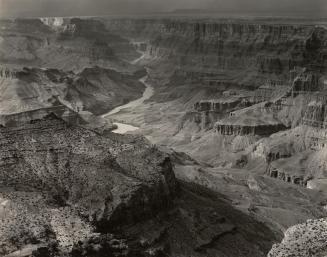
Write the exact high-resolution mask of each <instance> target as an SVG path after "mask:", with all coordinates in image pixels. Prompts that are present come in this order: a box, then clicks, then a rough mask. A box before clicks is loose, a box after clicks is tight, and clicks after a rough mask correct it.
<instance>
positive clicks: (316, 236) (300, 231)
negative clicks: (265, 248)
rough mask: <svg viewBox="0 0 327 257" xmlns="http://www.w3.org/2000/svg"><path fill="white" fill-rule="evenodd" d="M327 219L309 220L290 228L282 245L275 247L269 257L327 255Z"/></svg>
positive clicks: (314, 256) (313, 256)
mask: <svg viewBox="0 0 327 257" xmlns="http://www.w3.org/2000/svg"><path fill="white" fill-rule="evenodd" d="M326 239H327V221H326V219H320V220H308V221H307V222H306V223H304V224H299V225H296V226H294V227H291V228H289V229H288V230H287V231H286V232H285V237H284V239H283V241H282V242H281V243H280V244H276V245H274V246H273V248H272V250H271V251H270V252H269V254H268V257H291V256H298V257H309V256H312V257H318V256H325V255H326V254H327V245H326Z"/></svg>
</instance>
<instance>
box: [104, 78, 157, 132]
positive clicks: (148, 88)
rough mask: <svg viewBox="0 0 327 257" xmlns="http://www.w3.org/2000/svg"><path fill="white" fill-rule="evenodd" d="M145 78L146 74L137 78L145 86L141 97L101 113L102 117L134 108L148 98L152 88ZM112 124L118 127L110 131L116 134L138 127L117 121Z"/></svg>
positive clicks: (152, 90)
mask: <svg viewBox="0 0 327 257" xmlns="http://www.w3.org/2000/svg"><path fill="white" fill-rule="evenodd" d="M147 78H148V76H145V77H143V78H141V79H140V80H139V81H140V82H141V83H143V84H144V85H145V87H146V89H145V91H144V93H143V95H142V97H141V98H139V99H136V100H134V101H131V102H129V103H127V104H124V105H121V106H118V107H116V108H115V109H113V110H111V111H110V112H108V113H106V114H104V115H102V118H109V117H110V116H111V115H113V114H116V113H119V112H120V111H122V110H124V109H128V108H135V107H137V106H140V105H141V104H142V103H143V102H144V101H145V100H147V99H149V98H150V97H151V96H152V95H153V93H154V89H153V87H152V86H151V85H150V84H149V83H147V82H146V80H147ZM114 124H115V125H117V127H118V128H117V129H115V130H113V131H112V132H114V133H117V134H125V133H127V132H131V131H135V130H138V129H139V127H135V126H132V125H130V124H125V123H119V122H114Z"/></svg>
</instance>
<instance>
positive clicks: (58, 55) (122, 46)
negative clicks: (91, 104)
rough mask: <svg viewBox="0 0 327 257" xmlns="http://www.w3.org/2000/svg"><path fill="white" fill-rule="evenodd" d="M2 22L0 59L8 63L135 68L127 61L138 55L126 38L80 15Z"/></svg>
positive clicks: (58, 67)
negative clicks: (62, 18)
mask: <svg viewBox="0 0 327 257" xmlns="http://www.w3.org/2000/svg"><path fill="white" fill-rule="evenodd" d="M54 23H55V24H56V26H55V29H54V27H53V25H52V24H54ZM0 24H1V26H0V62H1V63H2V64H5V65H6V66H9V67H10V66H19V67H21V66H22V65H24V66H34V67H42V68H44V67H47V68H57V69H60V70H74V71H81V70H83V69H84V68H85V67H92V66H95V65H100V66H102V67H105V68H113V69H116V70H125V71H127V70H130V71H132V72H133V71H135V69H134V68H133V66H132V65H129V63H128V62H126V61H124V60H125V59H128V60H132V59H135V58H137V56H138V55H139V54H138V53H137V52H136V51H135V49H134V47H133V46H132V45H130V44H129V42H128V41H127V40H126V39H123V38H121V37H119V36H116V35H113V34H110V33H109V32H108V31H107V30H106V29H105V27H104V25H103V24H102V23H101V22H98V21H95V20H92V19H79V18H73V19H65V20H62V22H59V21H57V22H53V23H51V22H47V19H15V20H0ZM122 53H126V55H124V54H122Z"/></svg>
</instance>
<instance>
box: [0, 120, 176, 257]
mask: <svg viewBox="0 0 327 257" xmlns="http://www.w3.org/2000/svg"><path fill="white" fill-rule="evenodd" d="M0 130H1V131H0V134H1V139H0V141H1V142H2V143H1V144H2V154H1V161H0V162H1V166H2V172H1V174H0V177H1V178H0V180H1V184H2V185H3V186H5V187H8V188H10V187H16V188H19V187H21V188H22V189H21V191H22V192H21V191H20V190H19V189H17V190H16V191H14V192H12V193H10V191H9V192H8V195H7V194H6V192H5V191H2V192H1V194H2V197H5V196H6V197H8V198H5V199H4V200H3V201H6V202H8V211H5V212H2V213H1V215H2V218H5V219H6V218H10V215H9V213H7V214H6V212H9V211H10V209H11V208H12V209H13V210H12V211H18V210H16V209H15V205H16V204H18V205H24V202H21V198H20V197H17V199H15V194H19V192H21V194H23V192H24V190H27V189H28V188H29V189H28V190H30V192H36V194H37V192H44V194H45V195H47V197H49V198H48V200H45V201H50V202H49V206H48V207H45V212H44V217H40V218H35V220H33V216H30V215H32V214H30V213H29V212H27V213H25V214H21V215H25V216H23V217H22V218H23V219H29V218H31V219H32V220H33V222H37V221H38V220H39V221H40V223H41V224H43V223H44V226H50V228H49V229H50V230H51V231H53V233H56V234H57V236H58V240H61V239H60V237H61V234H58V233H63V234H62V237H63V238H62V240H63V241H62V242H61V243H60V242H59V247H62V248H65V249H62V250H69V248H70V247H71V243H70V244H66V243H67V241H68V242H76V243H77V241H78V240H79V238H80V239H81V238H86V237H87V233H90V234H91V232H92V229H91V227H90V226H91V224H93V225H95V227H96V226H100V225H101V228H102V229H103V230H108V231H109V230H110V229H112V227H113V226H119V224H124V225H127V224H133V223H135V222H136V221H138V220H141V219H144V218H145V217H147V216H151V215H153V214H154V213H156V212H157V211H158V210H162V209H164V208H165V207H168V206H169V205H170V204H171V203H172V199H173V196H174V194H175V193H174V192H175V186H176V181H175V178H174V174H173V171H172V169H171V164H170V162H169V159H168V158H167V156H165V155H164V154H162V153H160V152H158V151H157V150H155V149H154V148H152V147H151V146H149V145H146V144H145V143H144V142H142V140H140V142H139V143H136V141H134V142H133V143H128V140H126V142H122V141H117V139H110V138H109V137H104V136H99V135H97V134H96V133H94V132H91V131H89V130H86V129H83V128H80V127H76V126H69V125H67V124H66V123H65V122H64V121H62V120H60V119H58V118H56V116H54V115H50V116H48V117H46V118H45V119H43V120H40V121H35V122H33V123H27V124H25V125H22V126H19V127H15V128H1V129H0ZM32 199H33V198H32ZM41 199H43V198H42V197H41ZM31 201H32V200H31ZM40 201H41V200H40ZM9 202H10V204H9ZM11 202H12V204H11ZM31 203H32V202H31ZM35 204H36V203H35ZM44 204H45V205H47V203H43V205H44ZM9 205H10V207H9ZM3 206H4V204H3ZM40 206H42V201H41V202H40V204H36V206H35V207H34V208H38V207H40ZM51 206H57V207H55V209H53V210H51ZM68 206H69V207H68ZM17 208H18V207H17ZM22 208H24V207H23V206H22ZM26 208H27V207H26ZM49 208H50V209H49ZM65 212H68V213H67V214H66V215H67V217H76V219H77V220H76V222H77V223H78V222H82V221H78V219H79V218H78V216H76V215H77V213H79V215H80V217H84V219H86V220H89V221H91V222H90V225H87V224H86V223H85V222H82V223H81V231H80V233H79V232H77V231H75V232H74V233H76V235H73V234H69V233H70V232H69V231H70V228H69V226H71V225H69V221H68V220H67V222H66V224H65V222H64V220H63V216H61V215H65V214H64V213H65ZM74 215H75V216H74ZM11 218H13V217H11ZM17 218H18V217H17ZM49 219H50V220H52V221H53V222H50V224H48V225H47V222H48V221H49ZM72 219H73V218H72ZM71 221H72V222H74V221H73V220H71ZM13 222H14V223H15V220H13ZM16 222H17V221H16ZM22 222H23V223H21V222H20V223H19V222H17V224H16V225H15V227H16V226H19V224H21V226H22V227H23V228H22V229H26V230H28V229H29V227H28V225H27V224H26V225H25V224H24V220H22ZM76 222H75V223H76ZM10 224H11V223H10ZM58 226H59V227H58ZM72 226H73V228H74V229H78V225H77V224H75V225H72ZM76 226H77V227H76ZM38 227H39V229H41V230H42V229H43V228H42V225H40V226H38ZM1 229H2V231H3V229H5V227H4V226H1ZM57 230H58V231H57ZM65 231H66V232H65ZM88 231H89V232H88ZM15 232H17V233H20V230H19V227H17V231H15V230H13V231H12V233H11V234H13V236H14V234H15ZM30 232H31V231H26V233H30ZM65 233H66V237H67V238H66V239H65ZM83 233H86V235H84V234H83ZM1 235H2V237H6V234H5V233H4V234H1ZM16 236H19V234H17V235H16ZM35 236H36V237H37V238H38V239H37V240H36V241H39V240H41V241H42V240H43V239H44V238H43V239H42V233H40V234H35ZM27 237H28V235H27ZM7 240H11V238H10V235H8V238H3V240H1V242H2V243H3V244H7V247H8V248H9V249H15V247H18V249H19V248H20V247H21V246H22V245H20V244H23V242H16V243H17V244H15V243H13V245H11V244H10V243H9V241H7ZM18 240H22V239H20V238H18ZM30 240H31V239H30ZM44 243H46V242H44ZM7 247H5V248H1V249H2V251H5V252H3V253H6V251H9V249H7ZM3 253H2V254H3Z"/></svg>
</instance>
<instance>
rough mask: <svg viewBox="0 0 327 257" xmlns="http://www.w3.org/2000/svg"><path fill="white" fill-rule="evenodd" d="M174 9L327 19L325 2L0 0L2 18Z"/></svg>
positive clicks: (264, 0) (280, 0) (309, 0)
mask: <svg viewBox="0 0 327 257" xmlns="http://www.w3.org/2000/svg"><path fill="white" fill-rule="evenodd" d="M175 9H202V10H211V11H213V10H214V11H217V12H228V13H230V12H232V13H252V14H272V15H277V14H288V13H289V14H295V15H297V14H299V15H302V14H303V15H305V14H308V15H311V16H325V17H327V2H326V0H0V15H2V16H74V15H106V14H142V13H153V12H169V11H173V10H175Z"/></svg>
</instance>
